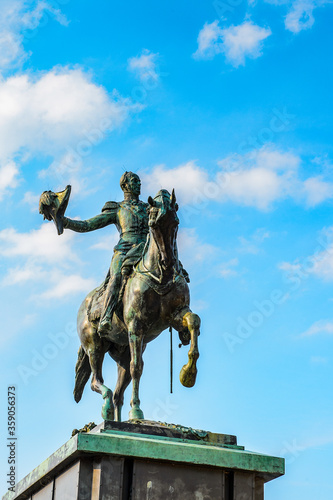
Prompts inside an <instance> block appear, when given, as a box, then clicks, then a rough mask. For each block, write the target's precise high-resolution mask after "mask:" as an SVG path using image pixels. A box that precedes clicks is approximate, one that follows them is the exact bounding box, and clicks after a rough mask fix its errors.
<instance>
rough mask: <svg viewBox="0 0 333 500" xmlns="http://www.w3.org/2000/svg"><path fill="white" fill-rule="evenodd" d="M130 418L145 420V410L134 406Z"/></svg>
mask: <svg viewBox="0 0 333 500" xmlns="http://www.w3.org/2000/svg"><path fill="white" fill-rule="evenodd" d="M128 416H129V419H130V420H143V419H144V418H145V417H144V416H143V411H142V410H140V408H132V409H131V411H130V412H129V414H128Z"/></svg>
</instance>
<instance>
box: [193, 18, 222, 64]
mask: <svg viewBox="0 0 333 500" xmlns="http://www.w3.org/2000/svg"><path fill="white" fill-rule="evenodd" d="M222 36H223V30H222V28H220V26H219V22H218V20H216V21H213V22H212V23H210V24H209V23H205V24H204V27H203V28H202V29H201V30H200V31H199V35H198V40H197V41H198V48H197V50H196V52H195V53H194V54H193V57H194V58H195V59H212V58H213V57H214V56H216V55H217V54H220V53H221V52H223V43H222V41H221V39H222Z"/></svg>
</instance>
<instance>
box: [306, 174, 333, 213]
mask: <svg viewBox="0 0 333 500" xmlns="http://www.w3.org/2000/svg"><path fill="white" fill-rule="evenodd" d="M303 187H304V192H305V196H306V203H307V205H308V206H309V207H313V206H315V205H318V204H319V203H321V202H323V201H325V200H327V199H329V198H332V197H333V183H331V182H325V181H324V180H323V178H322V176H318V177H310V178H309V179H306V181H305V182H304V185H303Z"/></svg>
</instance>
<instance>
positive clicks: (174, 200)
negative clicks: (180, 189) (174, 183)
mask: <svg viewBox="0 0 333 500" xmlns="http://www.w3.org/2000/svg"><path fill="white" fill-rule="evenodd" d="M170 200H171V205H172V206H173V207H175V206H176V195H175V190H174V189H173V190H172V193H171V196H170Z"/></svg>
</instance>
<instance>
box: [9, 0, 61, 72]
mask: <svg viewBox="0 0 333 500" xmlns="http://www.w3.org/2000/svg"><path fill="white" fill-rule="evenodd" d="M52 3H53V2H52V1H47V0H39V1H37V2H34V1H32V0H2V2H1V10H0V72H1V71H2V70H6V69H9V68H12V67H17V66H19V65H21V64H22V63H23V62H24V61H25V60H26V59H27V58H28V57H29V55H30V54H29V53H28V52H26V50H25V49H24V37H25V33H26V32H27V31H29V32H30V33H31V32H32V31H33V30H35V29H37V28H38V26H39V25H40V23H41V21H42V20H43V18H44V20H45V17H46V16H47V15H50V16H51V17H52V18H53V19H54V20H55V21H56V22H58V23H60V24H62V25H63V26H67V25H68V23H69V22H68V19H67V18H66V16H65V15H64V14H63V13H62V12H61V10H60V9H59V8H57V7H54V6H53V5H52Z"/></svg>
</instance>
